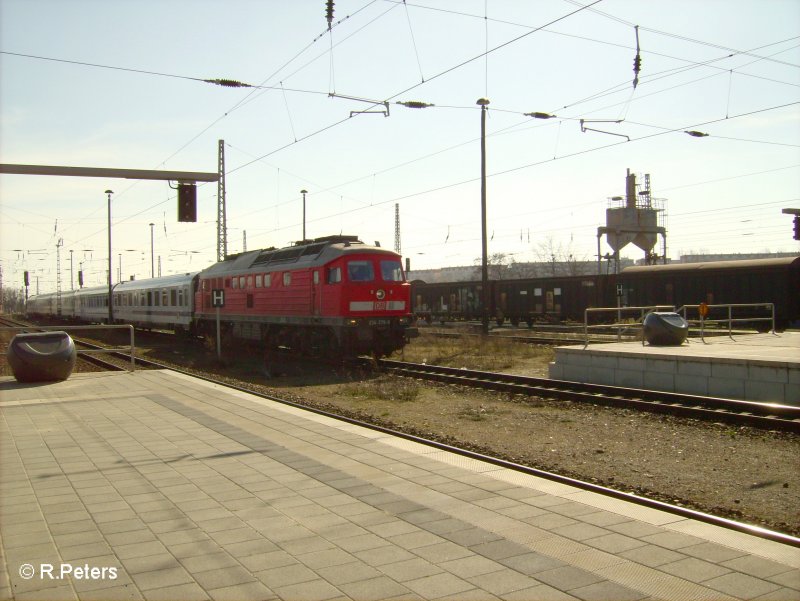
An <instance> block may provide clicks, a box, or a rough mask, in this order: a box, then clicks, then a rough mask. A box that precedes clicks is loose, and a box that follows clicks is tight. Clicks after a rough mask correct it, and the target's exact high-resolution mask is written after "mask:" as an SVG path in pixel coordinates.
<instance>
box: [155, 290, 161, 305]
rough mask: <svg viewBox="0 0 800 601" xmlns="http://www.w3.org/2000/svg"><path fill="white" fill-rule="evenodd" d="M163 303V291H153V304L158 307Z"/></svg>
mask: <svg viewBox="0 0 800 601" xmlns="http://www.w3.org/2000/svg"><path fill="white" fill-rule="evenodd" d="M160 304H161V291H160V290H156V291H155V292H153V306H154V307H158V306H159V305H160Z"/></svg>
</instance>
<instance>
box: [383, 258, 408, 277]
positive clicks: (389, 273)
mask: <svg viewBox="0 0 800 601" xmlns="http://www.w3.org/2000/svg"><path fill="white" fill-rule="evenodd" d="M381 278H382V279H383V281H384V282H402V281H403V267H402V265H401V264H400V261H381Z"/></svg>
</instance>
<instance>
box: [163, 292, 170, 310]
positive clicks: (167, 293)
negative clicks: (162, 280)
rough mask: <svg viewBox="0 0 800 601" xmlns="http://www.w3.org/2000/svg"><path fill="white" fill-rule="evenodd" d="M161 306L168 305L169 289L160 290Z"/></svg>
mask: <svg viewBox="0 0 800 601" xmlns="http://www.w3.org/2000/svg"><path fill="white" fill-rule="evenodd" d="M161 306H162V307H169V291H167V290H162V291H161Z"/></svg>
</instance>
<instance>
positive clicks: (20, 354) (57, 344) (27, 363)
mask: <svg viewBox="0 0 800 601" xmlns="http://www.w3.org/2000/svg"><path fill="white" fill-rule="evenodd" d="M76 355H77V352H76V351H75V343H74V342H73V341H72V338H70V336H69V334H67V333H66V332H37V333H31V334H17V335H16V336H14V338H13V339H12V340H11V343H10V344H9V345H8V364H9V365H10V366H11V371H12V372H13V374H14V377H15V378H16V379H17V381H18V382H53V381H57V380H66V379H67V378H69V376H70V374H71V373H72V370H73V369H74V368H75V359H76Z"/></svg>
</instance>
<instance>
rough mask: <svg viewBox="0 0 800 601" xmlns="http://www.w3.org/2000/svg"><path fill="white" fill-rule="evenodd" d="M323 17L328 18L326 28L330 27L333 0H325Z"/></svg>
mask: <svg viewBox="0 0 800 601" xmlns="http://www.w3.org/2000/svg"><path fill="white" fill-rule="evenodd" d="M325 18H326V19H328V29H330V28H331V25H332V23H333V0H326V2H325Z"/></svg>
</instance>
